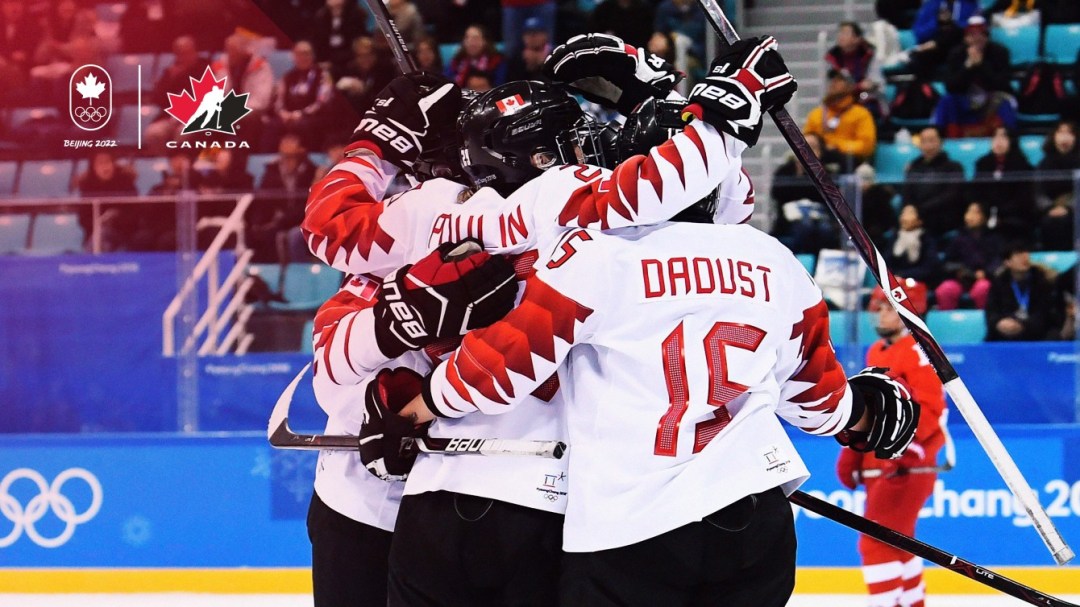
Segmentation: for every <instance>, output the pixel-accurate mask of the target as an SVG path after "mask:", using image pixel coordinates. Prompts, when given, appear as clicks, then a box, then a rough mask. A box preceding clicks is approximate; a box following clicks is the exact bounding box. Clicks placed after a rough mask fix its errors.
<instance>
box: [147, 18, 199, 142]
mask: <svg viewBox="0 0 1080 607" xmlns="http://www.w3.org/2000/svg"><path fill="white" fill-rule="evenodd" d="M172 52H173V62H172V65H170V66H169V67H167V68H165V70H164V71H162V72H161V76H159V77H158V79H157V82H155V83H154V91H153V92H152V93H151V94H150V102H151V103H155V104H158V105H159V106H160V107H161V108H162V110H161V112H160V113H159V114H158V115H157V117H155V118H154V121H153V122H151V123H150V124H149V125H147V127H146V133H145V136H144V139H145V143H146V146H147V147H148V148H150V149H152V150H158V151H163V150H164V149H165V142H166V141H169V140H172V139H176V138H177V137H179V135H180V130H181V129H182V128H183V126H184V125H183V124H181V123H180V121H179V120H176V119H175V118H173V117H172V116H170V115H168V114H167V113H165V109H164V108H167V107H169V93H172V94H174V95H179V94H181V93H182V92H183V91H186V90H188V88H190V86H191V79H192V78H194V79H195V80H198V79H199V78H201V77H202V75H203V72H205V71H206V67H207V66H208V65H209V61H207V60H206V58H205V57H203V56H201V55H199V50H198V48H196V46H195V39H194V38H192V37H191V36H188V35H183V36H179V37H178V38H176V40H173V43H172Z"/></svg>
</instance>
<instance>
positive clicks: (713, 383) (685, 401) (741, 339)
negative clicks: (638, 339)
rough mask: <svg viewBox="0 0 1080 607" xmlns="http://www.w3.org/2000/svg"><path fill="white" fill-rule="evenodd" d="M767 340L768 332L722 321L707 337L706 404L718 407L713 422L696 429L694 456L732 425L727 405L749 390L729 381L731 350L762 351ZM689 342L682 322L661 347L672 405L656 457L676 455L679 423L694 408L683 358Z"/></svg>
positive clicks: (659, 431)
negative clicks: (685, 347)
mask: <svg viewBox="0 0 1080 607" xmlns="http://www.w3.org/2000/svg"><path fill="white" fill-rule="evenodd" d="M763 339H765V331H762V330H761V329H759V328H757V327H753V326H750V325H744V324H740V323H733V322H718V323H716V324H714V325H713V326H712V328H711V329H710V330H709V332H708V334H706V335H705V339H704V340H703V345H704V346H705V361H706V364H708V366H709V394H708V399H707V401H706V402H708V403H709V404H710V405H712V406H714V407H716V411H715V412H714V413H713V417H712V419H708V420H705V421H703V422H698V424H697V425H696V426H695V427H694V453H697V452H699V451H701V450H702V449H704V448H705V445H707V444H709V441H711V440H712V439H713V438H714V437H715V436H716V435H717V434H720V431H721V430H723V429H724V428H725V427H726V426H727V425H728V423H730V422H731V414H730V413H728V410H727V404H728V403H730V402H731V401H732V400H734V399H735V397H737V396H739V395H740V394H742V393H743V392H746V390H747V389H748V388H747V386H744V385H742V384H740V383H737V382H733V381H731V380H729V379H728V375H727V348H728V347H733V348H741V349H743V350H750V351H751V352H753V351H755V350H757V349H758V346H760V345H761V340H763ZM685 341H686V340H685V338H684V337H683V323H681V322H680V323H679V325H678V326H677V327H675V330H674V331H672V332H671V333H670V334H669V335H668V336H667V337H665V338H664V342H663V343H662V344H661V351H662V354H663V357H664V377H665V379H666V381H667V391H668V403H669V406H668V410H667V411H666V412H665V413H664V415H663V417H661V418H660V423H659V424H658V425H657V428H656V444H655V446H654V448H653V453H655V454H656V455H666V456H670V457H674V456H675V451H676V449H677V448H678V446H679V424H680V423H681V422H682V417H683V415H684V414H685V413H686V410H687V409H688V408H689V406H690V387H689V386H688V385H687V379H686V358H685V356H684V355H683V347H684V344H685Z"/></svg>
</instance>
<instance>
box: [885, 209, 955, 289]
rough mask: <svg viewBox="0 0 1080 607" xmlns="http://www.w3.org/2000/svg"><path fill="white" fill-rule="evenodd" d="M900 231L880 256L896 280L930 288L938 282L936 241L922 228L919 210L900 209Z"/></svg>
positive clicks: (939, 277) (939, 269)
mask: <svg viewBox="0 0 1080 607" xmlns="http://www.w3.org/2000/svg"><path fill="white" fill-rule="evenodd" d="M899 224H900V228H899V229H898V230H897V231H896V236H894V237H893V238H892V242H891V243H890V244H889V246H887V247H885V250H884V251H882V254H883V255H884V256H885V262H886V263H887V264H888V266H889V269H890V270H892V271H893V273H895V274H896V275H897V276H903V277H905V278H912V279H914V280H917V281H919V282H922V283H926V285H927V286H928V287H930V288H934V287H935V286H936V285H937V284H938V281H940V280H941V261H940V260H939V259H938V240H937V238H936V237H935V236H934V235H933V234H930V233H929V232H928V231H927V230H926V229H925V228H924V227H923V220H922V217H921V216H920V213H919V208H918V207H917V206H915V205H913V204H905V205H904V206H903V207H901V209H900V217H899Z"/></svg>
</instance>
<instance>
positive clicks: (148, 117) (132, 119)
mask: <svg viewBox="0 0 1080 607" xmlns="http://www.w3.org/2000/svg"><path fill="white" fill-rule="evenodd" d="M158 111H159V110H158V107H157V106H156V105H143V106H142V112H141V113H140V111H139V107H138V106H137V105H125V106H122V107H121V108H120V112H119V115H118V116H117V117H116V142H117V143H118V144H119V145H123V146H131V147H135V146H136V145H137V144H138V142H139V123H140V122H141V123H142V134H143V135H144V136H145V135H146V127H147V125H149V124H150V123H151V122H152V121H153V119H154V116H157V115H158Z"/></svg>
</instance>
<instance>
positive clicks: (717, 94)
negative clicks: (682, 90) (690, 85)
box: [690, 82, 746, 110]
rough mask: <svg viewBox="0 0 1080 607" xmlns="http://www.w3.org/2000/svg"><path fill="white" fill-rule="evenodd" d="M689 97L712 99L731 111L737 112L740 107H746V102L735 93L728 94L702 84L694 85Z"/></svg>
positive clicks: (716, 87) (709, 85)
mask: <svg viewBox="0 0 1080 607" xmlns="http://www.w3.org/2000/svg"><path fill="white" fill-rule="evenodd" d="M690 96H691V97H695V96H698V97H704V98H706V99H712V100H713V101H716V102H718V103H721V104H723V105H726V106H728V107H729V108H731V109H733V110H737V109H739V108H741V107H742V106H744V105H746V100H745V99H743V98H742V97H740V96H738V95H736V94H735V93H729V92H727V91H725V90H724V89H722V88H720V87H718V86H713V85H711V84H705V83H704V82H702V83H701V84H697V85H695V86H694V89H693V90H692V91H690Z"/></svg>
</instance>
